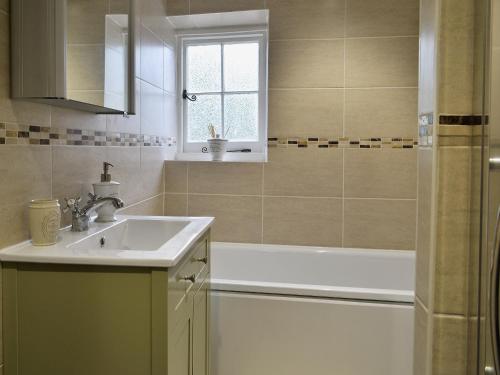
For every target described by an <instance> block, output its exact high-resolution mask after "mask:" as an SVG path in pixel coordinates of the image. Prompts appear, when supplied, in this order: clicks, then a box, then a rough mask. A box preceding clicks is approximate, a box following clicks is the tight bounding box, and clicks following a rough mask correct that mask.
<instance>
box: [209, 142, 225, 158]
mask: <svg viewBox="0 0 500 375" xmlns="http://www.w3.org/2000/svg"><path fill="white" fill-rule="evenodd" d="M207 142H208V152H209V153H210V154H211V155H212V160H213V161H222V160H223V159H224V154H225V153H226V148H227V139H222V138H212V139H208V140H207Z"/></svg>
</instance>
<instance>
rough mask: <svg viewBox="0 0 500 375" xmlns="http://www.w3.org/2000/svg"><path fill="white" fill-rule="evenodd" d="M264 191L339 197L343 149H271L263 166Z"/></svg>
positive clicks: (266, 192) (287, 194)
mask: <svg viewBox="0 0 500 375" xmlns="http://www.w3.org/2000/svg"><path fill="white" fill-rule="evenodd" d="M264 194H265V195H276V196H309V197H341V196H342V150H333V149H320V148H316V147H313V148H287V149H280V148H271V149H269V162H268V163H266V164H265V166H264Z"/></svg>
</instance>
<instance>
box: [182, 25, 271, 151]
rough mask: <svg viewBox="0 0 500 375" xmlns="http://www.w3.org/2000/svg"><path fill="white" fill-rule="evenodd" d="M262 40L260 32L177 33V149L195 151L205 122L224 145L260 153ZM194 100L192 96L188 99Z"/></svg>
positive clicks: (264, 108)
mask: <svg viewBox="0 0 500 375" xmlns="http://www.w3.org/2000/svg"><path fill="white" fill-rule="evenodd" d="M266 43H267V39H266V35H265V34H264V33H256V32H252V33H241V32H239V33H225V34H222V35H214V34H205V35H203V36H201V37H200V36H197V37H189V36H183V37H182V38H181V43H180V45H181V46H182V58H183V63H182V73H181V74H182V82H183V90H185V92H186V94H187V96H188V97H189V99H191V100H189V99H184V100H182V107H183V108H182V113H183V116H182V147H183V150H182V151H183V153H200V152H201V150H202V148H203V147H204V146H206V141H207V139H208V138H210V133H209V131H208V127H209V125H210V124H212V125H213V126H214V127H215V129H216V133H217V134H220V136H221V137H222V138H226V139H228V141H229V142H228V150H241V149H250V150H251V152H252V153H264V151H265V144H266V138H267V134H266V133H267V44H266ZM192 99H196V100H192Z"/></svg>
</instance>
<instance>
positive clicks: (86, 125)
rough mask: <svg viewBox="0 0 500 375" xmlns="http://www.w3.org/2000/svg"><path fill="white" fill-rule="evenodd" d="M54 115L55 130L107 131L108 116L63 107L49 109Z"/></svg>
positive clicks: (53, 124)
mask: <svg viewBox="0 0 500 375" xmlns="http://www.w3.org/2000/svg"><path fill="white" fill-rule="evenodd" d="M48 108H49V109H50V110H51V114H52V121H51V122H52V124H51V126H52V127H53V128H60V129H87V130H101V131H104V130H106V116H105V115H95V114H93V113H90V112H83V111H76V110H74V109H68V108H62V107H55V106H53V107H48Z"/></svg>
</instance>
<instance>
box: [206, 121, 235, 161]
mask: <svg viewBox="0 0 500 375" xmlns="http://www.w3.org/2000/svg"><path fill="white" fill-rule="evenodd" d="M228 131H229V128H228V129H227V131H226V135H227V133H228ZM208 132H209V134H210V136H211V138H209V139H207V143H208V147H203V148H202V149H201V151H202V152H203V153H205V154H206V153H209V154H210V155H211V156H212V161H222V160H224V154H225V153H226V148H227V139H224V138H221V136H220V134H217V133H216V132H215V127H214V126H213V125H212V124H210V125H208Z"/></svg>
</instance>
